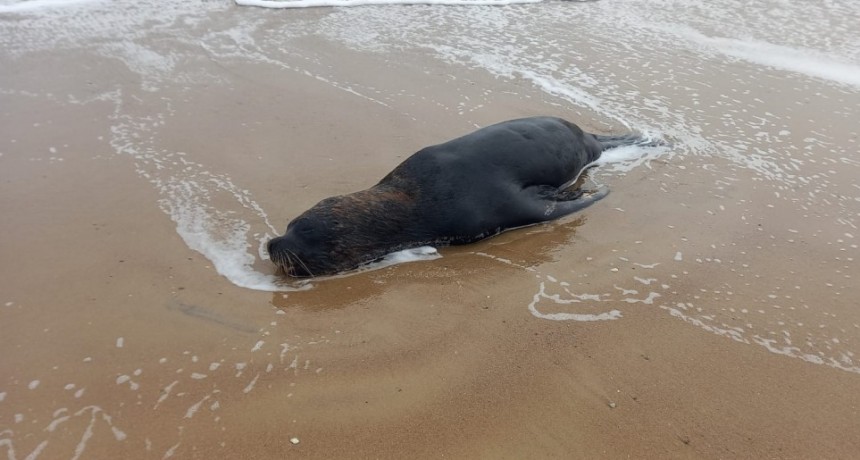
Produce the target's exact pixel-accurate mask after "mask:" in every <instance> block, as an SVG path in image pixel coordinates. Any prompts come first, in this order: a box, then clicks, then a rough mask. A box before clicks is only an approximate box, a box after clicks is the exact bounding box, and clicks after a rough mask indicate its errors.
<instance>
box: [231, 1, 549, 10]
mask: <svg viewBox="0 0 860 460" xmlns="http://www.w3.org/2000/svg"><path fill="white" fill-rule="evenodd" d="M542 1H543V0H285V1H282V0H236V4H237V5H239V6H258V7H261V8H318V7H325V6H370V5H448V6H504V5H514V4H519V3H539V2H542Z"/></svg>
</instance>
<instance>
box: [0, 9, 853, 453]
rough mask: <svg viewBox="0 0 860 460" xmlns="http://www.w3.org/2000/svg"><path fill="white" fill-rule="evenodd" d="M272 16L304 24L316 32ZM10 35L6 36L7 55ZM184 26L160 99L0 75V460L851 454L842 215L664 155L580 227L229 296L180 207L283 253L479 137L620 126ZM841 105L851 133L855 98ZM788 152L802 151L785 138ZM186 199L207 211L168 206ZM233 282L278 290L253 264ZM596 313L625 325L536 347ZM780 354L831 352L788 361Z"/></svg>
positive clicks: (128, 87) (322, 49) (835, 176)
mask: <svg viewBox="0 0 860 460" xmlns="http://www.w3.org/2000/svg"><path fill="white" fill-rule="evenodd" d="M292 14H294V15H295V16H292V17H293V18H295V17H298V18H300V20H301V21H307V22H311V23H312V22H314V21H317V20H320V18H323V17H325V15H327V14H329V13H327V12H326V11H325V10H306V11H300V12H294V13H292ZM236 16H238V17H239V20H238V23H240V24H241V23H242V21H248V22H254V21H256V22H254V24H256V25H257V27H258V28H257V29H255V32H254V33H255V34H256V35H255V38H256V39H257V43H264V42H265V40H264V38H262V37H265V35H266V33H269V31H276V30H277V28H276V23H277V21H280V20H283V17H281V16H276V17H273V16H266V13H265V12H262V11H260V10H243V9H236V8H227V9H225V10H223V11H214V12H211V13H208V16H207V18H208V19H207V20H208V21H211V22H210V23H209V25H210V26H211V25H212V24H215V25H218V24H224V23H230V22H231V21H235V20H236V19H235V17H236ZM18 20H19V19H17V18H16V17H11V18H4V21H7V23H6V25H5V26H4V27H5V28H6V29H4V30H12V29H14V28H15V27H16V26H15V25H14V24H13V23H14V22H15V21H18ZM176 20H177V21H182V20H184V17H183V16H182V15H177V19H176ZM23 21H24V20H22V24H21V25H20V27H23V26H24V25H25V23H24V22H23ZM186 22H187V23H188V24H187V29H188V31H189V32H188V33H189V36H191V37H197V38H200V43H195V42H193V41H183V40H175V41H171V40H170V37H171V32H170V31H167V32H153V33H150V35H147V36H146V37H144V38H136V39H135V40H137V41H136V43H138V44H145V45H147V46H150V47H151V48H150V49H151V50H156V51H159V52H162V56H166V55H169V54H168V53H166V51H168V50H171V49H172V50H173V51H175V52H176V53H178V54H177V55H179V56H181V59H180V58H175V59H173V60H172V61H171V62H170V65H169V66H166V67H164V68H163V69H161V70H158V66H157V65H155V64H152V62H153V61H152V60H150V61H147V62H149V63H150V64H152V68H149V69H148V70H146V71H140V70H139V69H138V70H137V71H135V67H134V66H133V65H130V64H129V62H128V61H125V62H124V61H123V60H122V59H116V58H114V59H110V58H105V57H104V56H103V55H102V54H100V52H96V51H94V48H87V47H83V48H81V49H75V50H69V49H62V50H56V51H52V50H50V49H47V50H46V49H39V50H30V51H27V52H19V51H20V50H19V48H16V47H12V48H11V49H12V51H8V52H4V53H2V54H0V69H2V70H0V88H2V92H0V107H2V109H0V119H2V122H0V153H2V156H0V165H2V166H1V167H0V209H2V210H3V214H4V216H5V218H4V219H2V221H0V234H2V235H3V237H2V238H0V254H2V260H3V263H2V265H0V292H2V298H0V350H2V353H3V360H2V364H0V452H3V451H5V452H7V456H8V457H9V458H34V457H38V458H66V457H73V458H150V457H152V458H165V457H176V458H285V457H286V458H292V457H296V458H305V457H307V458H369V457H376V458H439V457H453V458H549V457H561V458H595V457H602V458H619V457H638V458H642V457H650V458H664V457H673V458H674V457H684V458H686V457H697V458H766V457H767V458H813V457H815V458H851V457H852V456H854V455H855V453H856V452H857V451H858V450H860V438H858V437H857V436H856V433H857V432H858V431H860V413H858V412H860V397H858V395H860V376H858V373H860V371H858V368H857V367H856V366H857V364H855V362H854V361H852V360H851V357H852V356H853V351H852V350H858V348H857V346H858V345H857V343H858V342H857V340H858V334H860V329H858V323H860V314H858V311H857V309H856V299H857V298H858V294H860V292H858V288H857V287H856V285H855V284H854V282H853V280H854V278H856V276H858V275H860V272H858V268H857V265H856V261H855V257H856V253H857V249H856V245H852V243H853V242H854V241H855V240H853V238H854V237H853V236H851V237H850V238H849V237H848V236H845V233H847V232H846V230H845V229H844V228H843V227H838V226H834V225H833V224H832V221H833V219H839V218H844V219H848V220H851V219H856V216H857V215H858V214H857V212H858V207H857V202H856V201H850V200H849V201H847V204H845V205H844V206H843V205H839V206H837V205H835V204H833V203H837V202H838V203H843V202H842V201H839V198H837V197H833V196H830V195H826V194H825V199H826V198H827V197H829V198H830V200H831V204H832V206H827V205H826V204H821V205H820V206H817V207H812V206H809V207H807V209H806V211H805V212H806V213H808V214H809V215H811V216H812V217H811V218H809V219H801V218H799V216H800V215H801V213H802V212H804V211H803V210H802V209H801V208H798V207H797V206H802V205H803V204H805V203H806V201H805V200H808V199H809V198H808V197H807V194H806V191H805V190H804V189H803V188H801V187H785V188H774V187H772V186H771V185H770V184H768V183H764V182H762V180H761V179H760V178H759V176H757V175H756V173H755V171H751V170H747V169H743V168H739V167H737V166H735V165H733V164H730V162H728V161H727V160H725V159H721V158H717V157H714V158H706V159H703V158H700V157H695V156H677V157H673V158H670V159H664V160H660V159H658V160H655V161H651V162H650V163H649V164H648V165H647V166H640V167H637V168H635V169H633V170H631V171H630V172H628V173H625V174H608V173H604V174H603V175H602V176H601V175H599V173H598V177H599V178H601V180H603V181H604V182H607V183H608V184H609V185H610V187H611V189H612V193H611V194H610V196H609V197H608V198H606V199H605V200H603V201H601V202H600V203H598V204H596V205H595V206H592V207H590V208H588V209H587V210H585V211H584V212H581V213H579V214H577V215H575V216H572V217H571V218H567V219H564V220H561V221H558V222H554V223H551V224H548V225H541V226H536V227H531V228H527V229H521V230H517V231H512V232H508V233H505V234H502V235H500V236H498V237H496V238H492V239H490V240H486V241H483V242H480V243H478V244H474V245H470V246H463V247H458V248H442V249H441V251H440V252H441V253H442V255H443V257H442V258H441V259H438V260H434V261H427V262H416V263H409V264H403V265H398V266H394V267H389V268H385V269H382V270H378V271H373V272H367V273H361V274H357V275H354V276H349V277H345V278H341V279H334V280H328V281H323V282H319V283H316V284H315V286H314V287H313V289H310V290H307V291H303V292H275V293H272V292H261V291H255V290H250V289H246V288H241V287H238V286H236V285H234V284H232V283H231V282H230V281H228V280H227V278H225V277H224V276H222V275H219V274H218V273H217V271H216V269H215V267H214V266H213V262H212V261H211V260H209V259H207V258H206V257H204V255H202V254H201V253H200V252H198V251H195V250H193V249H192V248H190V247H189V244H188V243H187V241H186V240H185V239H183V237H182V235H180V233H179V232H178V231H177V223H176V222H175V221H174V220H172V218H173V219H176V216H177V215H182V216H187V215H188V214H182V213H181V212H179V211H177V210H176V207H177V206H179V205H180V204H182V203H188V202H192V203H196V204H197V205H198V207H197V208H189V209H191V210H192V211H194V210H197V211H200V210H201V209H208V210H218V211H222V213H217V212H213V213H210V214H209V215H211V216H214V217H212V218H213V219H215V220H216V221H217V220H218V219H222V220H223V221H224V222H230V219H234V218H236V216H240V217H242V218H243V219H245V220H246V221H249V222H252V229H251V232H255V231H259V232H265V231H267V230H266V225H264V224H263V223H262V219H261V218H260V216H261V214H260V213H259V212H257V211H256V210H255V208H253V205H252V204H254V203H255V204H257V205H258V206H259V207H260V208H261V209H263V210H265V213H263V214H262V215H263V216H264V217H265V218H266V219H268V222H271V224H272V225H274V226H275V227H276V228H277V229H278V230H281V229H283V227H285V225H286V223H287V222H288V221H289V220H290V219H291V218H292V217H294V216H296V215H297V214H298V213H300V212H302V211H303V210H305V209H306V208H308V207H309V206H311V205H313V204H314V203H316V202H317V201H318V200H320V199H322V198H325V197H327V196H331V195H335V194H343V193H348V192H351V191H355V190H359V189H362V188H366V187H368V186H371V185H372V184H374V183H375V182H376V181H377V180H379V178H381V177H382V176H384V175H385V174H386V173H387V172H388V171H389V170H390V169H391V168H393V167H394V166H395V165H396V164H397V163H399V162H400V161H402V160H403V159H404V158H405V157H406V156H408V155H409V154H410V153H411V152H414V151H416V150H417V149H419V148H421V147H423V146H425V145H429V144H433V143H437V142H441V141H444V140H447V139H450V138H453V137H455V136H458V135H460V134H463V133H466V132H469V131H471V130H472V129H474V128H475V125H480V126H483V125H486V124H489V123H493V122H496V121H499V120H504V119H509V118H515V117H520V116H527V115H534V114H547V115H558V116H563V117H565V118H568V119H570V120H571V121H574V122H576V123H578V124H580V125H581V126H582V127H583V128H585V129H586V130H591V131H596V132H611V131H617V130H619V129H622V128H621V127H619V126H618V125H617V124H613V121H612V120H610V119H607V118H605V117H601V116H600V115H599V114H596V115H595V114H592V115H593V116H584V114H583V111H582V110H581V109H576V108H574V107H571V106H570V105H569V104H565V103H560V102H559V101H558V100H557V99H555V98H553V97H552V96H550V95H548V94H546V93H544V92H541V91H540V90H539V89H537V88H535V87H533V86H532V85H530V84H528V83H527V82H523V81H522V80H519V79H517V78H511V79H500V78H497V77H494V76H493V75H491V74H489V73H487V72H483V71H480V70H476V69H470V68H465V67H457V66H452V65H449V64H446V63H443V62H441V61H438V60H433V59H429V58H428V57H427V56H424V55H421V54H420V53H419V54H416V53H415V52H414V51H413V52H407V51H402V52H399V53H388V54H376V53H371V52H362V51H356V50H354V49H350V48H348V47H345V46H342V45H340V44H338V43H335V42H331V41H327V40H324V39H321V38H319V37H315V36H307V37H300V38H297V39H296V40H294V41H293V42H291V43H292V44H293V45H295V48H291V49H289V50H288V52H285V54H283V55H282V56H281V60H280V61H278V63H271V62H269V63H267V62H264V61H261V60H258V61H249V60H242V59H231V58H230V54H229V53H227V52H223V53H221V52H219V51H213V50H216V49H217V47H218V41H217V40H215V39H211V37H210V38H206V39H204V38H203V37H204V36H205V33H206V31H205V30H203V28H200V29H199V30H198V28H197V27H198V25H199V23H194V22H193V21H186ZM166 24H169V23H166ZM260 24H262V25H260ZM162 33H163V34H164V35H163V36H162V35H160V34H162ZM94 46H98V45H94ZM123 46H126V45H123ZM261 46H265V45H261ZM225 49H226V48H225ZM244 50H245V51H246V52H248V53H251V54H253V49H252V47H250V46H248V47H246V48H244ZM221 51H223V50H221ZM219 53H220V54H219ZM213 56H214V57H213ZM58 69H61V70H62V71H58ZM153 69H155V70H153ZM741 71H743V70H741ZM159 72H162V73H161V74H159ZM714 84H715V89H714V91H715V92H718V91H719V88H717V87H716V86H717V85H718V83H714ZM785 84H786V85H789V83H785ZM781 90H784V91H782V92H780V91H781ZM774 91H776V92H777V93H779V94H790V93H791V88H788V87H786V88H780V87H779V86H776V87H775V89H774ZM816 91H818V92H820V93H825V94H826V95H830V96H832V98H834V99H835V98H841V97H846V96H844V94H843V93H842V92H840V91H838V90H834V89H832V88H830V87H828V86H826V85H821V86H820V87H816ZM749 97H753V96H749ZM715 98H716V99H718V97H717V96H715ZM847 98H848V101H849V102H852V101H853V102H854V103H855V104H854V107H856V106H857V104H856V102H858V96H857V93H856V92H855V93H853V95H852V94H849V96H847ZM776 99H778V97H777V98H775V99H774V101H773V102H770V103H771V106H770V110H772V111H774V112H775V113H780V111H781V110H783V109H784V108H783V107H780V105H779V103H778V102H776ZM769 100H770V99H769ZM785 104H786V105H789V102H786V103H785ZM805 110H807V111H808V114H809V117H810V118H815V119H817V120H827V121H826V122H824V121H822V122H821V123H823V124H826V125H828V126H831V127H832V129H833V131H835V132H846V133H850V132H851V130H853V129H856V127H853V126H852V125H851V123H850V122H849V121H848V119H847V118H846V117H841V116H834V115H832V109H831V107H829V106H827V105H826V104H825V105H820V106H817V107H816V106H814V105H813V106H809V107H808V108H806V109H805ZM854 111H855V112H856V109H854ZM714 116H715V117H719V116H720V114H719V113H718V112H714ZM827 117H830V118H827ZM706 129H707V128H706ZM791 131H792V132H793V133H795V134H792V136H797V137H799V138H802V137H803V136H804V135H805V134H804V126H803V124H802V123H798V124H797V126H793V127H791ZM798 142H799V141H798ZM833 142H836V143H840V145H842V146H844V147H846V148H847V149H849V150H850V149H854V150H855V151H853V154H854V155H855V156H854V157H851V162H853V163H851V162H848V163H844V164H843V165H840V168H837V167H835V166H832V165H831V164H829V163H827V164H821V165H817V164H810V165H808V167H810V168H820V169H821V174H823V175H824V177H827V180H828V183H829V184H834V185H833V187H839V190H846V189H848V190H850V187H851V184H853V183H854V177H856V176H855V175H853V173H854V172H856V169H857V168H856V164H857V161H858V159H857V157H856V134H855V138H854V141H850V140H849V137H848V136H846V137H845V138H843V139H835V140H833ZM177 152H184V154H183V155H178V154H177ZM822 163H824V162H822ZM831 169H832V170H833V171H832V172H828V171H830V170H831ZM726 171H729V172H730V173H728V174H726ZM177 178H179V179H182V180H181V181H176V179H177ZM225 181H227V182H229V184H228V185H224V184H225V183H227V182H225ZM189 184H198V185H199V186H200V188H198V189H194V188H193V187H192V188H188V187H191V185H189ZM210 184H216V186H212V185H210ZM233 184H235V186H234V185H233ZM183 187H185V188H183ZM231 187H232V188H231ZM775 189H776V190H777V191H778V192H780V193H781V195H777V198H774V190H775ZM189 190H190V191H189ZM237 191H238V192H237ZM185 192H187V193H189V194H191V195H192V196H193V197H194V199H195V200H196V199H201V198H200V197H205V199H203V200H202V201H194V200H190V201H182V200H177V199H176V196H181V193H185ZM237 193H238V195H237ZM855 194H856V192H855ZM237 196H244V197H250V198H247V199H246V200H245V201H242V200H240V199H239V198H237ZM201 203H202V204H201ZM237 203H239V204H237ZM798 203H800V205H798ZM795 205H797V206H795ZM200 212H202V211H200ZM192 214H193V213H192ZM840 216H842V217H840ZM229 229H230V227H229V226H225V227H224V228H223V229H222V230H223V231H225V232H228V231H229ZM260 229H262V230H260ZM855 233H856V232H855ZM252 242H253V241H251V242H249V248H248V252H249V253H252V254H255V253H256V247H254V246H253V244H251V243H252ZM837 242H838V243H837ZM253 267H254V268H255V269H256V270H259V271H260V272H263V273H271V272H272V268H271V267H270V266H269V264H268V263H267V262H266V261H264V260H257V261H256V262H255V263H254V265H253ZM610 311H617V312H618V313H619V314H620V318H618V319H616V320H611V321H591V322H582V321H553V320H549V319H546V317H547V315H551V314H555V313H578V314H595V315H597V314H601V313H606V312H610ZM540 316H543V317H540ZM788 338H792V339H794V340H795V344H798V343H801V342H804V341H805V342H806V343H807V344H809V347H811V348H813V349H820V350H822V352H821V353H817V354H816V353H811V352H807V351H805V350H806V349H804V348H802V347H801V348H798V349H794V348H789V347H787V345H786V344H791V343H792V342H791V341H790V340H788ZM839 353H842V355H840V354H839ZM839 356H843V357H844V358H846V359H842V360H839V359H838V357H839ZM831 358H833V359H832V360H831ZM291 438H296V439H298V443H296V444H294V443H292V442H291Z"/></svg>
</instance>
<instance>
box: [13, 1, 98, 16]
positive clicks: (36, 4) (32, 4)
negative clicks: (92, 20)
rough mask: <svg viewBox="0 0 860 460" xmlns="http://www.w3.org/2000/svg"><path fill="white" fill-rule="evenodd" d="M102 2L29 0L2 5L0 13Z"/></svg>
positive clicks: (24, 11)
mask: <svg viewBox="0 0 860 460" xmlns="http://www.w3.org/2000/svg"><path fill="white" fill-rule="evenodd" d="M101 1H102V0H29V1H26V2H18V3H12V4H11V5H0V13H26V12H29V11H33V10H38V9H42V8H56V7H63V6H73V5H79V4H81V3H96V2H101Z"/></svg>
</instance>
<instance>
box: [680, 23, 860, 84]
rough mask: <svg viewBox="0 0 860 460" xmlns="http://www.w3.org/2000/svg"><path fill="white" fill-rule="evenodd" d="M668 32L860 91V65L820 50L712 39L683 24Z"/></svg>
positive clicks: (718, 38) (733, 39)
mask: <svg viewBox="0 0 860 460" xmlns="http://www.w3.org/2000/svg"><path fill="white" fill-rule="evenodd" d="M665 30H666V31H671V32H672V33H674V34H676V35H679V36H681V37H683V38H686V39H688V40H691V41H693V42H695V43H698V44H700V45H705V46H707V47H710V48H713V49H715V50H717V51H719V52H720V53H723V54H725V55H727V56H731V57H735V58H739V59H743V60H745V61H749V62H752V63H754V64H760V65H765V66H768V67H774V68H777V69H781V70H788V71H790V72H797V73H802V74H804V75H808V76H810V77H816V78H823V79H825V80H830V81H833V82H837V83H842V84H845V85H850V86H855V87H858V88H860V66H858V65H854V64H849V63H845V62H840V61H838V60H836V59H834V58H833V57H831V56H828V55H826V54H824V53H821V52H819V51H814V50H810V49H804V48H792V47H788V46H782V45H775V44H773V43H768V42H765V41H760V40H752V39H749V40H739V39H735V38H725V37H709V36H707V35H705V34H703V33H701V32H699V31H697V30H695V29H693V28H691V27H685V26H680V25H670V26H667V27H665Z"/></svg>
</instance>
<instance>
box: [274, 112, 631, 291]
mask: <svg viewBox="0 0 860 460" xmlns="http://www.w3.org/2000/svg"><path fill="white" fill-rule="evenodd" d="M638 139H639V138H638V137H637V136H621V137H608V136H596V135H592V134H589V133H585V132H583V131H582V130H581V129H580V128H579V127H577V126H576V125H574V124H572V123H570V122H567V121H565V120H563V119H560V118H551V117H534V118H524V119H519V120H511V121H506V122H502V123H499V124H495V125H492V126H488V127H486V128H483V129H479V130H477V131H475V132H473V133H471V134H468V135H465V136H463V137H460V138H457V139H454V140H452V141H448V142H446V143H444V144H439V145H434V146H431V147H426V148H424V149H422V150H420V151H418V152H417V153H415V154H414V155H412V156H411V157H409V158H408V159H406V160H405V161H404V162H403V163H401V164H400V165H399V166H397V167H396V168H395V169H394V170H393V171H392V172H391V173H389V174H388V175H387V176H385V177H384V178H383V179H382V180H381V181H380V182H379V183H378V184H376V185H375V186H373V187H371V188H369V189H367V190H362V191H360V192H356V193H352V194H349V195H343V196H336V197H332V198H327V199H325V200H323V201H321V202H319V203H318V204H317V205H316V206H314V207H312V208H311V209H309V210H308V211H306V212H304V213H303V214H302V215H300V216H299V217H297V218H296V219H294V220H293V221H292V222H290V224H289V225H288V226H287V231H286V233H285V234H284V236H281V237H277V238H274V239H272V240H271V241H270V242H269V244H268V250H269V254H270V255H271V258H272V261H273V262H274V263H275V264H276V265H277V266H278V267H280V268H281V269H283V270H284V272H285V273H286V274H288V275H290V276H296V277H304V276H320V275H331V274H335V273H338V272H342V271H345V270H349V269H353V268H356V267H358V266H359V265H361V264H364V263H367V262H370V261H373V260H376V259H379V258H380V257H382V256H384V255H386V254H389V253H391V252H394V251H398V250H402V249H408V248H413V247H418V246H424V245H436V246H438V245H449V244H465V243H471V242H474V241H477V240H480V239H482V238H486V237H488V236H492V235H495V234H497V233H499V232H501V231H504V230H506V229H510V228H516V227H522V226H525V225H531V224H536V223H539V222H545V221H549V220H553V219H557V218H559V217H562V216H565V215H567V214H570V213H573V212H575V211H577V210H580V209H582V208H584V207H586V206H589V205H590V204H592V203H594V202H595V201H597V200H599V199H601V198H603V197H604V196H605V195H606V194H607V193H608V192H607V190H606V189H605V188H603V189H601V190H599V191H598V192H596V193H593V194H590V195H585V194H583V193H582V192H581V191H579V190H573V191H572V190H568V189H566V188H565V187H567V186H568V185H570V182H571V181H572V180H574V179H575V178H576V177H577V176H578V175H579V174H580V172H582V170H583V168H584V167H585V166H587V165H588V164H590V163H592V162H593V161H595V160H597V159H598V158H599V157H600V153H601V152H602V151H603V150H605V149H606V148H609V147H614V146H617V145H623V144H632V143H635V142H636V141H637V140H638Z"/></svg>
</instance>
